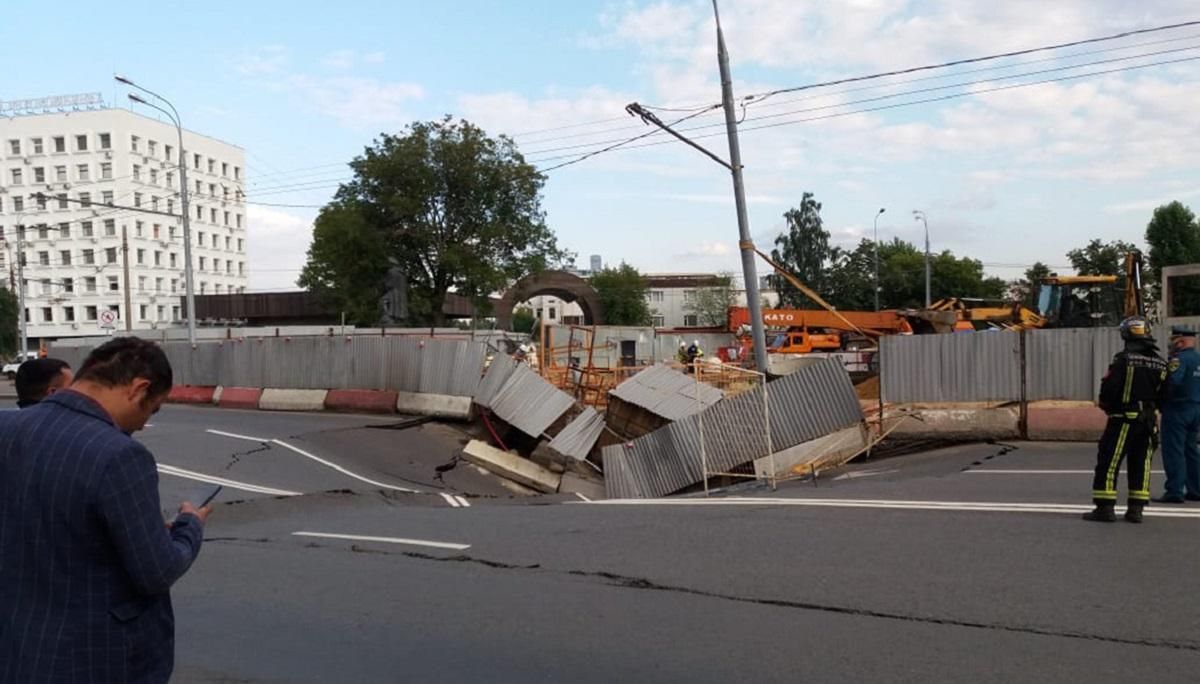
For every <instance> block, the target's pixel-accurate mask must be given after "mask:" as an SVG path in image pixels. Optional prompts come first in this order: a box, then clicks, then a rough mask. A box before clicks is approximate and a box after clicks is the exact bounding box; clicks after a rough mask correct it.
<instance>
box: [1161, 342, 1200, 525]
mask: <svg viewBox="0 0 1200 684" xmlns="http://www.w3.org/2000/svg"><path fill="white" fill-rule="evenodd" d="M1167 372H1168V373H1169V375H1168V376H1167V384H1168V385H1169V386H1170V400H1169V401H1168V402H1167V405H1166V406H1164V407H1163V417H1162V431H1163V454H1162V461H1163V470H1165V471H1166V473H1167V484H1166V491H1164V492H1163V495H1162V496H1161V497H1159V498H1157V499H1155V501H1156V502H1158V503H1165V504H1181V503H1183V502H1184V501H1200V448H1198V447H1197V446H1196V439H1197V437H1198V435H1200V353H1197V351H1196V333H1195V331H1193V330H1188V329H1185V328H1175V329H1173V330H1172V331H1171V359H1170V361H1168V362H1167Z"/></svg>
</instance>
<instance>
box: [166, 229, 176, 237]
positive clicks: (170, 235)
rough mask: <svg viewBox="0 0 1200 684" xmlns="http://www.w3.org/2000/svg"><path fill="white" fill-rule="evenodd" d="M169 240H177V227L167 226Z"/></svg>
mask: <svg viewBox="0 0 1200 684" xmlns="http://www.w3.org/2000/svg"><path fill="white" fill-rule="evenodd" d="M167 238H168V239H170V240H174V239H175V226H167Z"/></svg>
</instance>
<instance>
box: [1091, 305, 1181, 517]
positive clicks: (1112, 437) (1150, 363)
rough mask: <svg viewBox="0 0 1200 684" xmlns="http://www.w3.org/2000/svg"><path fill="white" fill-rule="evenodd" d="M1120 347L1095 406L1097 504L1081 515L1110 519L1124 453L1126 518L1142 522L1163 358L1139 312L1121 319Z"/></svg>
mask: <svg viewBox="0 0 1200 684" xmlns="http://www.w3.org/2000/svg"><path fill="white" fill-rule="evenodd" d="M1121 339H1123V340H1125V349H1124V350H1122V351H1120V352H1118V353H1117V355H1116V356H1115V357H1113V361H1112V364H1110V365H1109V367H1108V372H1107V373H1106V374H1105V375H1104V379H1103V381H1101V383H1100V408H1101V409H1103V410H1104V412H1105V413H1107V414H1108V423H1107V425H1105V427H1104V436H1102V437H1101V438H1100V445H1099V451H1098V454H1097V459H1096V475H1095V477H1094V478H1093V480H1092V501H1093V502H1094V503H1095V504H1096V508H1095V509H1094V510H1092V511H1090V512H1088V513H1085V514H1084V515H1083V519H1084V520H1092V521H1096V522H1114V521H1115V520H1116V519H1117V516H1116V512H1115V511H1114V510H1113V509H1114V507H1115V506H1116V502H1117V475H1118V471H1119V470H1120V468H1121V461H1122V460H1124V459H1125V456H1126V455H1128V456H1129V463H1128V471H1129V472H1128V475H1129V507H1128V509H1127V510H1126V512H1125V519H1126V520H1128V521H1129V522H1132V523H1140V522H1142V509H1143V508H1145V506H1146V502H1147V501H1149V500H1150V459H1151V458H1152V457H1153V456H1154V449H1155V448H1156V447H1157V446H1158V443H1157V442H1158V425H1157V420H1156V418H1157V416H1156V411H1157V409H1158V408H1159V407H1161V406H1162V404H1163V401H1164V400H1165V398H1166V387H1167V363H1166V361H1164V360H1163V359H1162V357H1161V356H1159V355H1158V347H1157V346H1156V345H1155V343H1154V338H1153V337H1152V336H1151V335H1150V324H1149V323H1148V322H1147V321H1146V319H1145V318H1142V317H1141V316H1132V317H1130V318H1126V319H1125V320H1124V321H1121Z"/></svg>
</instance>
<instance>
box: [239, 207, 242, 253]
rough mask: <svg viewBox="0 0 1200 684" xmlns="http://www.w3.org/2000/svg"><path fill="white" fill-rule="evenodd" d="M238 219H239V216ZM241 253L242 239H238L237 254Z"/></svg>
mask: <svg viewBox="0 0 1200 684" xmlns="http://www.w3.org/2000/svg"><path fill="white" fill-rule="evenodd" d="M238 218H241V217H240V216H239V217H238ZM241 251H242V238H238V253H239V254H240V253H241Z"/></svg>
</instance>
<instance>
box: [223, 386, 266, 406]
mask: <svg viewBox="0 0 1200 684" xmlns="http://www.w3.org/2000/svg"><path fill="white" fill-rule="evenodd" d="M261 396H262V390H261V389H259V388H257V387H222V388H221V397H220V398H219V399H217V406H220V407H221V408H237V409H257V408H258V400H259V397H261Z"/></svg>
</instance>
